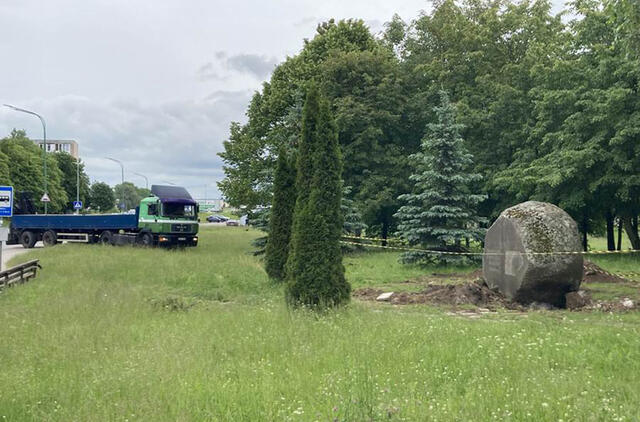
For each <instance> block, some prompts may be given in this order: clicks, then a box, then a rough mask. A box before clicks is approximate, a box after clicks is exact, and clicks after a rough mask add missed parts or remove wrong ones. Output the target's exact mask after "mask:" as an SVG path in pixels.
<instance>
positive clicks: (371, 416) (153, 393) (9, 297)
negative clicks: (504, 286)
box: [0, 227, 640, 421]
mask: <svg viewBox="0 0 640 422" xmlns="http://www.w3.org/2000/svg"><path fill="white" fill-rule="evenodd" d="M256 235H257V234H256V233H255V232H252V231H245V230H244V229H242V228H236V227H230V228H227V227H216V228H207V229H204V230H203V232H202V234H201V244H200V246H198V247H197V248H195V249H188V250H185V251H164V250H158V249H149V250H146V249H133V248H125V247H122V248H112V247H101V246H88V245H68V246H67V245H65V246H60V247H55V248H51V249H45V250H39V251H35V252H33V253H32V255H29V256H21V257H20V258H19V260H27V259H31V258H33V257H34V256H37V257H38V258H40V259H41V263H42V265H43V270H42V272H41V274H40V275H39V276H38V278H37V279H35V280H33V281H31V282H29V283H27V284H25V285H22V286H18V287H16V288H12V289H8V290H5V291H3V292H2V293H0V339H1V343H0V385H2V390H1V392H0V420H10V421H22V420H37V421H48V420H56V421H58V420H59V421H69V420H122V421H124V420H146V421H168V420H177V421H191V420H194V421H200V420H224V421H244V420H246V421H256V420H267V421H271V420H300V421H313V420H340V421H361V420H385V421H386V420H445V421H448V420H483V421H484V420H491V419H496V420H559V419H563V420H616V419H619V420H634V418H637V409H638V405H637V404H638V403H639V402H640V388H638V387H639V386H640V335H639V334H640V332H639V331H640V329H639V327H640V324H639V323H640V317H639V315H638V313H629V314H617V315H614V314H602V313H592V314H576V313H569V312H554V313H545V312H540V313H532V314H530V315H528V316H522V315H515V314H509V313H499V314H497V315H493V316H487V317H483V318H481V319H477V320H469V319H465V318H461V317H451V316H448V315H446V314H445V313H443V312H442V311H440V310H438V309H436V308H429V307H424V306H416V307H402V308H394V307H390V306H368V305H365V304H362V303H357V302H356V303H353V304H351V305H350V306H348V307H347V308H345V309H343V310H340V311H337V312H335V313H329V314H325V315H316V314H313V313H310V312H305V311H296V312H290V311H289V310H288V309H287V308H286V307H285V305H284V300H283V298H282V291H281V288H280V287H279V286H273V285H271V284H270V283H269V282H268V280H267V279H266V276H265V274H264V272H263V270H262V268H261V264H260V262H259V260H258V259H257V258H255V257H253V256H251V255H250V254H249V253H248V252H250V250H251V245H250V240H251V239H252V238H253V237H255V236H256ZM375 262H380V266H379V267H378V268H377V269H376V268H375ZM359 263H362V268H364V269H359ZM346 264H347V268H348V269H349V268H351V269H350V270H348V271H349V272H348V275H349V276H350V277H352V278H354V279H359V281H356V283H365V281H366V280H367V279H370V280H371V282H373V281H376V280H381V281H385V280H384V279H385V277H384V274H385V273H388V274H391V275H393V277H392V278H400V279H402V278H404V277H411V276H412V275H415V274H418V273H419V272H420V271H425V270H424V269H418V268H411V267H402V266H400V264H397V262H396V260H395V257H394V256H393V255H390V256H385V255H384V254H381V255H373V254H364V255H361V256H355V257H350V258H348V259H347V260H346ZM349 264H352V265H349ZM396 281H397V280H396Z"/></svg>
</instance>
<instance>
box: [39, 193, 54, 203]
mask: <svg viewBox="0 0 640 422" xmlns="http://www.w3.org/2000/svg"><path fill="white" fill-rule="evenodd" d="M40 202H51V199H49V195H47V194H46V193H45V194H44V195H42V198H40Z"/></svg>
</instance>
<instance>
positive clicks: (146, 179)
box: [133, 172, 149, 190]
mask: <svg viewBox="0 0 640 422" xmlns="http://www.w3.org/2000/svg"><path fill="white" fill-rule="evenodd" d="M133 174H135V175H136V176H140V177H144V181H145V183H146V185H145V188H146V189H147V190H149V179H148V178H147V176H145V175H144V174H140V173H135V172H134V173H133Z"/></svg>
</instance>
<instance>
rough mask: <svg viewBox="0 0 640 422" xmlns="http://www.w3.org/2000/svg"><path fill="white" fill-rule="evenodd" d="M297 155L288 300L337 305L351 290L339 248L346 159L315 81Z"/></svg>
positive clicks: (304, 111) (326, 103) (346, 297)
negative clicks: (343, 162)
mask: <svg viewBox="0 0 640 422" xmlns="http://www.w3.org/2000/svg"><path fill="white" fill-rule="evenodd" d="M298 154H299V155H298V174H297V179H296V180H297V183H296V186H297V190H298V198H297V200H296V207H295V213H294V223H293V233H292V239H291V252H290V256H289V261H288V263H287V279H288V284H287V301H288V302H289V304H290V305H292V306H300V305H302V306H309V307H311V308H324V307H333V306H338V305H340V304H342V303H345V302H347V301H348V300H349V298H350V293H351V287H350V286H349V284H348V283H347V281H346V279H345V276H344V266H343V265H342V252H341V250H340V236H341V235H342V225H343V216H342V212H341V207H340V206H341V199H342V182H341V173H342V159H341V156H340V149H339V147H338V138H337V134H336V129H335V127H334V124H333V121H332V119H331V114H330V111H329V104H328V102H327V101H326V100H324V99H322V98H321V97H320V93H319V92H318V88H317V87H316V86H315V85H312V86H311V88H310V90H309V93H308V95H307V100H306V102H305V106H304V109H303V119H302V136H301V141H300V146H299V152H298Z"/></svg>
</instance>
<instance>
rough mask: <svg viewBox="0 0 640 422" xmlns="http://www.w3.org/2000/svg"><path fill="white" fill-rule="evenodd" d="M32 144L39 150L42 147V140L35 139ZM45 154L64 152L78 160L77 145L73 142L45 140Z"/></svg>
mask: <svg viewBox="0 0 640 422" xmlns="http://www.w3.org/2000/svg"><path fill="white" fill-rule="evenodd" d="M34 142H35V143H36V144H38V146H39V147H40V148H42V147H43V146H42V145H43V142H42V139H35V140H34ZM47 152H66V153H67V154H71V156H72V157H74V158H76V159H77V158H79V155H78V143H77V142H76V141H73V140H70V139H69V140H60V139H47Z"/></svg>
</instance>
